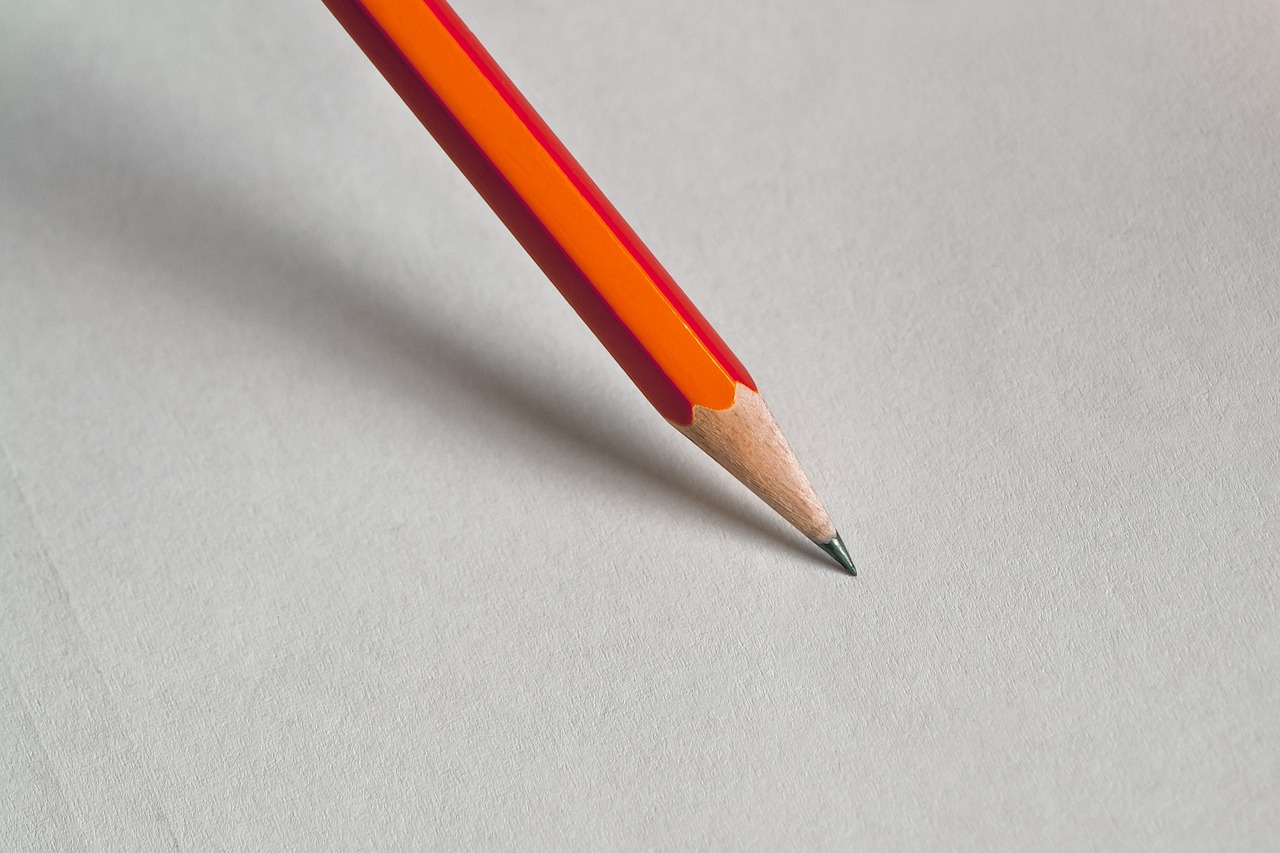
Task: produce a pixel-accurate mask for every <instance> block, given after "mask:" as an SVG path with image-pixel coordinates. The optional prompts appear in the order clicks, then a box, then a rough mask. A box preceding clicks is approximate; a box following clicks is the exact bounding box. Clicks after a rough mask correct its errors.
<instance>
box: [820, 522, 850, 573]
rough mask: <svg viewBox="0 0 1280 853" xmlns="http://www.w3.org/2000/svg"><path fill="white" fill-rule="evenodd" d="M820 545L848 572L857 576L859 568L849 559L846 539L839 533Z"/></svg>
mask: <svg viewBox="0 0 1280 853" xmlns="http://www.w3.org/2000/svg"><path fill="white" fill-rule="evenodd" d="M818 547H819V548H821V549H822V550H824V551H826V552H827V553H828V554H830V555H831V559H833V560H835V561H836V562H837V563H839V564H840V565H841V567H842V568H843V569H844V570H845V571H846V572H848V573H849V574H851V575H853V576H854V577H855V578H856V577H857V576H858V570H857V568H855V567H854V565H853V560H851V559H849V550H848V549H847V548H845V547H844V540H843V539H841V538H840V534H839V533H837V534H836V535H835V536H833V537H831V541H830V542H819V543H818Z"/></svg>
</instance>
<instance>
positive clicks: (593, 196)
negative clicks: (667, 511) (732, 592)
mask: <svg viewBox="0 0 1280 853" xmlns="http://www.w3.org/2000/svg"><path fill="white" fill-rule="evenodd" d="M326 2H328V0H326ZM329 5H330V8H335V7H336V6H337V5H339V4H336V3H333V2H329ZM359 5H360V6H361V7H363V9H364V10H365V11H366V12H367V14H368V16H369V17H370V18H371V19H372V20H373V22H374V23H376V25H377V27H379V28H380V29H381V30H382V32H383V33H385V35H386V38H387V39H388V40H389V42H390V43H391V45H392V46H394V49H395V50H396V51H398V53H399V55H400V56H401V57H403V59H404V61H405V62H406V63H407V64H408V65H409V66H411V67H412V69H413V71H415V72H416V73H417V75H419V76H420V77H421V80H422V82H423V83H424V84H425V85H426V86H427V87H429V88H430V90H431V93H433V95H434V97H435V98H437V99H438V101H439V103H440V104H442V105H443V107H444V108H445V109H447V111H448V112H449V113H450V114H452V117H453V119H454V120H456V123H457V125H459V126H460V127H461V129H462V130H463V131H465V134H466V135H467V136H468V137H469V138H470V140H471V141H472V142H473V143H474V145H475V147H476V148H477V149H478V150H479V152H480V153H482V154H483V156H484V157H485V158H487V160H488V162H489V163H490V164H492V167H493V168H494V169H495V170H496V171H497V173H499V174H500V175H501V177H502V179H504V180H505V182H506V183H507V184H508V185H509V186H510V189H511V190H513V191H514V193H515V194H516V195H517V196H518V197H519V200H520V201H522V202H523V204H524V205H526V206H527V208H528V212H529V213H531V214H532V216H533V217H534V218H536V220H537V221H538V222H539V223H540V224H541V226H542V227H544V228H545V229H546V232H547V233H548V234H549V235H550V237H551V238H552V239H554V241H555V243H556V244H558V245H559V247H560V248H561V249H563V252H564V254H565V255H567V256H568V258H569V259H570V260H571V261H572V264H573V265H575V266H576V268H577V270H578V271H580V273H581V277H582V278H584V279H585V281H586V283H587V284H588V285H589V286H590V288H593V289H594V291H595V292H596V294H598V297H599V299H600V300H602V301H603V302H604V303H605V304H606V305H607V308H608V309H610V310H611V311H612V313H613V314H616V317H617V320H618V321H620V322H621V325H622V326H623V327H625V330H626V331H627V332H629V335H626V337H628V338H633V339H632V340H630V341H628V342H627V344H628V345H629V346H631V347H632V348H633V349H634V345H635V343H637V342H638V344H639V346H640V347H641V348H642V349H643V351H644V352H645V353H647V354H648V356H649V357H650V358H651V359H652V361H653V362H654V363H655V364H656V366H657V368H658V369H659V370H660V371H661V373H662V374H665V377H666V378H667V379H668V380H669V382H670V385H672V386H674V388H675V389H676V390H677V391H678V392H679V394H680V396H682V397H684V398H685V399H686V400H687V401H688V404H689V405H694V404H696V405H702V406H706V407H708V408H713V409H724V408H727V407H728V406H729V405H731V404H732V402H733V398H734V390H735V384H736V383H738V382H741V383H743V384H745V385H747V386H748V387H751V388H753V389H754V387H755V385H754V382H752V380H751V378H750V376H749V375H748V374H747V372H746V370H745V369H744V368H743V367H742V365H741V364H740V363H739V362H738V360H737V359H736V358H735V357H734V356H733V354H732V352H730V351H729V349H728V347H727V346H725V344H724V342H723V341H721V340H720V338H719V336H717V335H716V334H715V332H714V330H712V329H711V327H710V325H709V324H707V322H706V320H705V319H704V318H703V317H702V316H701V314H699V313H698V312H697V309H696V308H694V307H693V306H692V304H691V303H689V301H688V298H687V297H685V295H684V294H683V293H682V292H681V291H680V289H679V288H678V287H677V286H676V285H675V283H674V282H673V281H672V280H671V278H670V276H669V275H668V274H667V273H666V271H665V270H663V269H662V268H661V266H660V265H659V264H658V263H657V261H656V260H655V259H654V258H653V256H652V255H651V254H650V253H649V252H648V250H647V249H646V248H645V247H644V246H643V244H642V243H640V241H639V239H638V238H637V237H636V236H635V234H634V232H632V231H631V229H630V228H629V227H628V226H627V225H626V223H625V222H624V221H622V218H621V216H620V215H618V213H617V211H616V210H614V209H613V207H612V206H611V205H609V203H608V201H607V200H605V199H604V197H603V195H602V194H601V193H600V191H599V189H598V188H596V187H595V185H594V184H593V183H591V182H590V179H589V178H587V177H586V175H585V174H584V173H583V172H582V170H581V167H580V166H578V165H577V163H576V162H574V161H573V159H572V157H570V156H569V154H568V152H567V151H565V150H564V148H563V146H562V145H561V144H560V143H559V141H558V140H556V139H555V137H554V135H552V134H551V132H550V131H549V130H548V129H547V128H546V126H545V124H543V123H542V121H541V119H540V118H538V116H537V115H536V114H535V113H534V112H533V110H532V108H531V107H530V106H529V105H528V103H527V102H526V101H525V100H524V99H523V97H522V96H520V94H519V92H518V91H516V90H515V87H514V86H513V85H511V83H510V81H509V80H507V79H506V77H505V76H504V75H502V72H501V71H500V70H499V69H498V68H497V66H496V64H495V63H494V62H493V60H492V58H491V57H489V56H488V54H487V53H484V50H483V48H482V47H480V46H479V44H478V42H476V41H475V39H474V36H472V35H471V34H470V33H469V32H467V31H466V29H465V27H463V26H462V24H461V22H460V21H459V20H458V19H457V17H456V15H454V14H453V12H452V10H451V9H449V8H448V6H447V5H446V4H444V3H443V2H441V0H359ZM336 11H337V10H336V8H335V13H336ZM340 19H341V16H340ZM344 25H347V24H346V23H345V22H344ZM351 29H352V28H351V27H350V26H349V25H348V30H349V31H350V30H351ZM353 35H355V33H354V32H353ZM358 40H359V39H358ZM362 47H364V48H365V50H366V53H370V56H371V57H373V56H374V54H373V53H371V52H370V48H369V47H368V46H367V45H365V44H362ZM380 67H381V66H380ZM385 73H387V72H386V70H385V69H384V74H385ZM388 79H391V77H390V76H388ZM399 88H401V87H398V89H399ZM401 94H402V95H405V92H404V91H401ZM406 101H409V98H408V97H407V96H406ZM410 105H411V106H413V104H412V103H411V104H410ZM415 112H419V111H418V110H416V109H415ZM424 123H427V121H426V119H425V118H424ZM428 127H429V128H430V127H431V125H430V124H428ZM435 132H436V131H435V130H433V133H435ZM438 137H439V135H438ZM442 144H443V140H442ZM451 156H453V155H452V154H451ZM455 162H457V157H455ZM460 165H461V164H460ZM464 171H465V169H464ZM469 177H471V176H470V175H469ZM473 183H475V180H474V179H473ZM490 203H491V204H494V203H493V201H492V200H491V202H490ZM494 209H495V210H499V206H498V205H496V204H494ZM499 215H502V211H501V210H499ZM506 220H507V217H504V221H506ZM508 225H509V226H511V223H510V222H508ZM512 230H513V232H514V231H516V230H517V229H516V228H515V227H514V226H512ZM517 236H518V237H519V236H521V235H520V234H519V233H517ZM522 242H524V241H523V240H522ZM543 268H544V269H547V270H548V275H552V271H551V270H550V269H548V267H547V265H545V264H544V265H543ZM553 278H554V276H553ZM557 284H558V285H559V284H560V282H557ZM561 289H562V291H563V290H565V288H564V287H561ZM566 296H568V294H567V293H566ZM571 301H573V300H571ZM578 307H579V306H578V305H576V304H575V308H578ZM579 313H583V311H582V309H580V308H579ZM584 319H587V316H586V315H585V314H584ZM588 322H589V323H590V320H588ZM593 330H595V331H596V334H597V335H598V336H600V338H601V341H602V342H603V343H604V344H605V346H606V347H608V348H609V349H610V351H611V352H613V353H614V355H615V357H616V358H618V361H619V363H620V364H622V366H623V367H624V369H627V372H628V373H629V374H630V375H631V377H632V379H633V380H635V381H636V383H637V385H640V386H641V390H643V391H645V392H646V394H647V395H649V396H650V399H651V400H652V399H653V395H652V394H650V393H649V391H648V390H647V389H646V388H645V383H646V382H649V381H651V380H650V379H647V378H646V377H645V376H643V375H640V374H642V373H644V371H633V370H632V369H630V367H629V366H628V360H627V359H624V355H623V353H622V352H621V351H620V348H621V347H622V343H621V342H619V348H615V346H614V345H613V344H614V342H613V341H611V340H610V338H611V337H616V335H615V333H614V332H611V331H608V330H607V329H606V330H602V328H597V327H596V326H595V325H593ZM629 358H630V360H632V361H634V357H629ZM651 372H652V371H650V373H651ZM680 408H684V407H680ZM661 409H662V407H661V406H660V410H661ZM664 414H666V415H667V416H668V417H672V415H671V414H669V413H668V412H664ZM673 419H676V418H673ZM678 419H679V420H682V421H683V420H684V412H683V411H681V412H680V417H679V418H678Z"/></svg>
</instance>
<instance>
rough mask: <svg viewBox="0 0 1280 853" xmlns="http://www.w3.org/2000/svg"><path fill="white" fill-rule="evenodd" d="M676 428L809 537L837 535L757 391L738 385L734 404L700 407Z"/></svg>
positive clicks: (825, 538) (821, 540) (820, 539)
mask: <svg viewBox="0 0 1280 853" xmlns="http://www.w3.org/2000/svg"><path fill="white" fill-rule="evenodd" d="M675 427H676V429H678V430H680V431H681V432H682V433H684V434H685V436H687V437H688V438H689V440H690V441H692V442H693V443H694V444H696V445H698V447H700V448H702V450H703V451H705V452H706V454H707V455H708V456H710V457H711V458H712V459H714V460H716V461H717V462H719V463H720V464H721V465H722V466H724V468H725V470H727V471H728V472H729V473H730V474H732V475H733V476H735V477H737V478H738V479H739V480H740V481H741V482H742V483H743V485H745V486H746V487H747V488H748V489H750V490H751V491H753V492H755V494H756V495H757V496H758V497H759V498H760V499H761V500H763V501H764V502H765V503H767V504H768V505H769V506H770V507H772V508H773V509H774V511H775V512H777V513H778V515H780V516H782V517H783V518H785V519H786V520H787V521H789V522H790V523H791V524H792V525H794V526H795V528H796V529H797V530H799V531H800V532H801V533H803V534H804V535H805V536H808V537H809V538H810V539H811V540H813V541H814V542H818V543H824V542H830V541H831V540H833V539H835V537H836V528H835V525H834V524H832V523H831V517H830V516H828V515H827V511H826V509H824V508H823V506H822V501H820V500H819V499H818V496H817V494H815V493H814V491H813V486H812V485H810V483H809V478H808V477H806V476H805V473H804V471H803V470H802V469H801V468H800V463H799V462H798V461H797V460H796V455H795V453H793V452H792V450H791V445H789V444H787V440H786V438H784V437H783V435H782V430H781V429H779V428H778V422H777V421H776V420H774V417H773V415H772V413H770V411H769V408H768V407H767V406H766V405H765V404H764V400H762V399H761V398H760V395H759V394H757V393H756V392H755V391H752V390H751V389H750V388H747V387H746V386H744V385H739V386H738V393H737V395H736V396H735V398H734V401H733V405H732V406H730V407H729V408H727V409H708V408H706V407H704V406H695V407H694V409H693V423H691V424H689V425H688V426H682V425H680V424H676V425H675Z"/></svg>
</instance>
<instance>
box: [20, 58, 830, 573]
mask: <svg viewBox="0 0 1280 853" xmlns="http://www.w3.org/2000/svg"><path fill="white" fill-rule="evenodd" d="M45 79H46V81H48V82H49V85H50V86H57V85H59V82H60V83H61V85H62V87H63V88H65V89H67V90H68V92H72V93H75V94H74V95H73V97H74V98H75V99H76V101H78V103H75V104H72V105H68V104H67V103H65V101H64V102H63V103H61V104H60V105H59V108H58V109H56V110H47V111H43V112H40V111H37V112H36V118H33V119H30V120H27V121H17V122H13V123H10V124H9V125H8V127H6V128H3V129H0V143H2V144H3V149H4V150H6V151H9V152H26V156H6V157H4V158H0V186H3V187H4V189H5V195H7V196H9V197H10V199H11V201H9V202H8V203H9V204H13V203H14V200H16V201H17V204H18V209H19V210H22V211H25V212H29V213H32V214H38V215H41V216H44V217H46V218H48V219H51V220H52V221H54V222H55V223H56V224H57V227H58V228H59V229H66V230H68V231H70V232H73V233H74V234H75V235H76V237H75V239H77V240H84V241H88V242H93V243H95V244H106V245H110V246H111V247H112V248H113V250H114V251H119V252H129V253H137V255H138V256H143V257H147V258H149V259H151V260H154V261H159V262H160V263H161V264H162V265H163V267H164V268H165V269H167V270H169V271H171V273H172V275H168V276H165V278H166V280H167V281H171V282H173V283H175V286H179V287H191V288H198V289H199V292H200V293H202V294H207V293H210V292H212V294H213V296H214V301H215V303H216V304H217V305H218V306H219V308H220V309H221V310H224V311H227V312H230V313H231V314H232V315H233V316H235V317H236V318H239V319H245V320H247V321H251V322H262V323H266V324H268V325H269V326H270V327H271V328H273V329H276V330H279V331H280V332H282V333H285V334H287V335H289V336H291V337H292V338H293V339H294V341H295V342H296V343H299V344H301V345H302V346H304V347H307V348H309V349H311V350H313V351H315V352H316V353H317V354H318V355H321V356H323V357H327V358H330V359H337V360H338V361H340V362H342V363H344V364H345V365H346V366H347V367H348V368H350V369H354V370H355V371H356V372H357V374H358V375H360V376H362V377H364V378H365V381H377V382H381V383H384V384H386V385H387V386H389V387H391V388H393V389H394V390H395V392H396V393H397V394H402V395H405V396H407V397H408V398H410V399H416V400H419V401H421V398H422V396H423V393H424V390H423V389H424V387H428V386H432V384H433V383H434V384H435V385H436V386H439V385H443V386H444V387H445V388H446V389H447V390H448V391H449V392H451V393H453V394H457V395H463V396H464V397H465V399H466V400H467V401H468V406H467V407H466V408H467V409H469V410H470V411H471V412H472V413H474V412H476V411H479V412H480V413H481V414H483V415H486V416H488V417H487V418H486V417H481V418H479V419H478V420H480V421H485V420H488V419H492V420H493V421H497V422H501V423H502V424H503V427H502V428H501V430H498V432H501V433H502V434H505V435H507V436H509V435H510V429H511V428H512V427H513V426H517V425H518V426H519V427H521V428H523V429H525V430H527V432H528V434H529V435H528V438H529V440H533V441H540V442H545V443H547V444H552V445H560V446H563V447H566V448H572V449H573V450H574V451H575V452H577V453H579V454H583V455H585V456H586V457H588V458H589V459H590V460H591V461H592V463H593V464H595V465H598V466H607V467H609V468H612V469H613V471H614V472H615V473H616V474H617V475H618V476H619V477H622V478H626V479H628V480H631V481H634V482H637V483H643V484H645V485H647V486H648V487H650V488H652V489H653V490H654V491H656V492H658V493H660V494H661V495H662V497H663V499H664V500H668V501H671V500H675V501H680V502H682V503H684V504H686V505H688V506H690V507H691V508H695V507H696V508H703V509H705V510H709V511H710V512H712V513H714V515H715V516H716V517H717V519H718V521H719V522H721V523H727V524H729V525H732V526H733V527H735V528H736V529H738V530H739V531H740V532H743V533H746V534H749V535H751V536H752V537H753V538H756V539H758V540H762V541H766V542H768V543H770V544H771V545H773V546H776V547H780V548H782V549H784V550H785V551H787V552H790V553H791V554H793V555H796V556H800V557H803V558H805V560H806V562H809V563H811V564H813V565H819V564H821V565H822V566H823V567H828V566H827V564H826V558H825V557H822V556H821V554H819V553H818V552H817V551H816V550H815V549H813V548H812V546H810V545H809V544H808V543H806V542H804V540H803V538H802V537H800V536H799V534H796V533H794V532H793V531H791V530H789V529H788V528H786V527H785V526H784V525H783V524H782V522H780V521H778V520H776V519H774V518H772V517H771V516H769V515H768V513H767V511H766V510H765V509H764V508H763V505H761V507H760V508H759V509H756V508H755V507H752V506H750V505H749V502H750V501H752V500H754V499H753V498H750V496H745V497H744V498H743V500H744V502H748V503H746V504H740V503H738V502H737V500H736V499H735V498H733V497H730V496H729V495H728V494H727V493H724V492H722V491H721V490H720V489H719V488H717V485H719V484H715V483H708V484H703V483H702V482H700V481H699V477H698V476H697V475H694V476H686V475H684V474H682V473H681V472H680V471H679V470H678V469H677V468H676V467H674V466H673V464H672V463H671V462H670V461H668V460H666V459H663V458H662V457H661V456H660V455H658V454H655V453H654V452H652V450H650V451H646V449H645V447H644V446H643V443H642V442H639V441H637V440H635V439H634V438H633V437H630V436H629V433H631V432H632V428H631V427H630V426H629V424H628V423H626V422H624V421H622V420H620V419H619V417H618V416H617V415H616V414H614V413H611V412H610V411H609V410H607V409H606V408H605V407H603V406H601V405H600V404H599V403H598V402H595V401H593V400H591V399H583V398H582V397H580V396H575V393H574V389H573V388H572V386H570V385H568V384H566V383H557V382H556V379H555V373H554V371H550V370H548V371H541V372H538V373H533V372H532V371H523V370H519V369H518V368H519V366H520V365H521V363H522V360H523V358H527V353H522V352H520V351H519V346H518V344H519V342H518V341H516V342H509V343H507V344H506V345H505V346H504V347H503V348H502V349H491V348H490V346H491V344H493V342H492V341H485V348H480V347H477V346H476V344H475V343H474V342H473V340H472V339H471V338H469V337H468V335H467V334H466V333H465V330H463V329H459V328H458V327H456V326H455V325H453V324H452V323H450V322H448V321H447V320H446V321H443V322H442V321H441V319H439V318H436V317H431V316H427V315H426V314H425V313H424V312H423V311H422V310H421V309H417V310H415V308H414V306H412V305H407V304H404V303H403V300H399V299H397V298H396V296H395V295H394V293H393V292H392V290H391V288H390V287H388V286H387V285H388V283H387V282H385V281H378V280H376V279H373V278H371V277H370V276H368V274H367V273H366V272H363V271H362V270H361V269H360V268H359V266H358V264H357V263H353V262H348V261H345V260H344V259H342V258H340V257H337V256H335V253H334V252H333V251H332V250H328V249H326V247H325V246H322V245H316V244H314V243H313V242H309V241H308V240H307V239H305V238H304V237H302V236H301V231H302V229H301V228H299V227H297V226H293V227H291V226H290V223H288V222H287V221H285V222H281V221H278V220H277V221H264V215H263V214H262V213H261V212H259V211H255V210H254V209H253V206H252V205H250V204H246V203H244V202H242V201H241V200H240V199H239V198H238V197H237V193H236V190H235V188H234V187H231V186H227V185H225V184H218V183H216V182H209V181H202V180H200V179H199V178H198V177H196V176H194V175H192V174H190V173H188V172H186V171H185V170H184V168H183V167H182V165H181V164H180V162H178V161H176V160H175V159H174V158H168V157H155V156H148V153H147V151H148V148H147V146H145V145H139V144H137V143H136V140H142V141H144V142H145V141H146V139H147V129H146V117H145V115H143V114H141V113H142V111H139V110H137V109H131V105H130V104H129V103H127V102H126V101H124V100H123V99H121V98H115V97H112V96H111V94H112V93H110V92H103V91H101V90H91V88H90V89H86V88H85V84H86V81H83V80H76V81H67V80H65V79H64V80H62V81H56V78H55V79H51V77H50V75H45ZM63 94H66V93H63ZM122 121H123V122H132V124H131V126H130V129H128V130H127V131H125V132H122V131H121V130H120V127H121V122H122ZM73 124H74V126H73ZM95 128H114V130H112V131H111V132H103V133H96V132H95ZM335 132H338V130H337V129H335ZM131 140H132V141H134V142H131ZM423 144H424V145H430V144H433V143H432V142H431V140H430V138H429V137H427V136H426V134H425V132H424V135H423ZM428 203H429V202H428ZM278 214H281V211H279V210H273V211H271V214H270V215H271V216H273V217H274V216H276V215H278ZM285 215H287V212H286V213H285ZM341 227H342V226H341V225H340V224H339V225H336V226H335V228H341ZM426 379H430V380H431V381H430V382H426V381H424V380H426ZM619 381H623V380H622V379H621V375H620V376H619ZM460 417H465V418H466V424H465V426H466V428H468V429H476V428H480V429H485V428H486V427H484V425H483V424H480V425H477V424H476V423H475V420H477V419H476V418H475V417H474V414H472V415H461V416H460ZM654 428H655V429H656V428H657V423H656V421H655V424H654ZM490 429H492V428H491V427H490ZM495 440H501V437H500V436H496V438H495ZM690 451H691V452H696V451H693V449H692V448H690ZM723 485H724V486H726V488H727V487H729V486H731V484H730V483H728V482H725V483H724V484H723ZM753 510H754V511H753ZM828 568H833V569H834V567H828Z"/></svg>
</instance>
